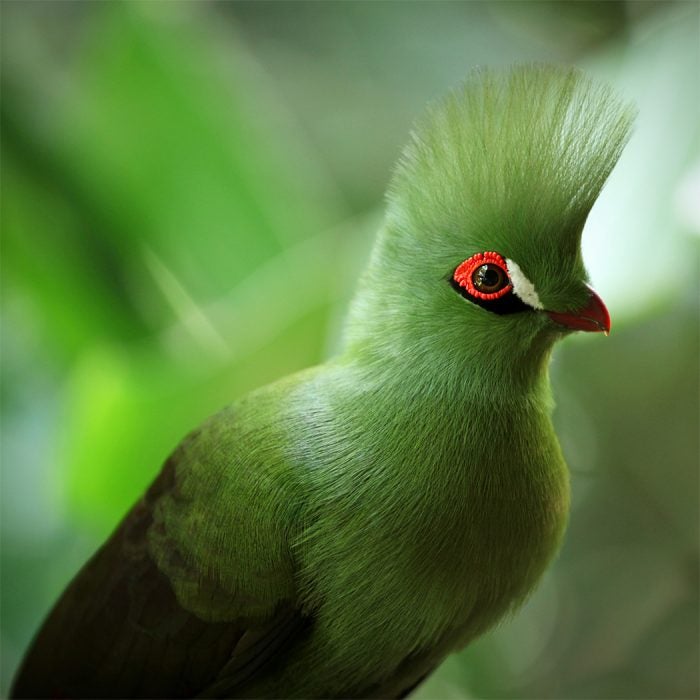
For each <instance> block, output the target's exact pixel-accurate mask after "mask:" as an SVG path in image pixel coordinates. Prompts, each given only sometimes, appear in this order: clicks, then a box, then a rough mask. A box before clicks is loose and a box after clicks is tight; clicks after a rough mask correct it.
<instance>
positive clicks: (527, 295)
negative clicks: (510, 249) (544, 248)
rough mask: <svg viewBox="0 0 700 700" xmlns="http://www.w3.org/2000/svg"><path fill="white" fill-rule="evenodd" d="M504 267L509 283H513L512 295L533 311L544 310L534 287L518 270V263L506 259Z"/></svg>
mask: <svg viewBox="0 0 700 700" xmlns="http://www.w3.org/2000/svg"><path fill="white" fill-rule="evenodd" d="M506 265H507V266H508V274H509V275H510V281H511V282H512V283H513V294H515V296H517V297H519V298H520V299H522V300H523V301H524V302H525V303H526V304H528V305H529V306H531V307H532V308H533V309H539V310H542V309H544V306H542V302H541V301H540V298H539V297H538V296H537V292H536V291H535V285H534V284H532V282H530V280H529V279H528V278H527V277H525V273H524V272H523V271H522V270H521V269H520V266H519V265H518V263H516V262H515V261H514V260H510V259H509V258H506Z"/></svg>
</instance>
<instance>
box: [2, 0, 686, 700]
mask: <svg viewBox="0 0 700 700" xmlns="http://www.w3.org/2000/svg"><path fill="white" fill-rule="evenodd" d="M699 7H700V6H699V5H698V3H697V2H690V3H683V2H566V3H564V2H562V3H555V2H515V3H510V2H491V3H482V2H468V3H459V2H445V3H443V2H430V3H422V2H411V3H394V2H387V3H382V2H373V3H370V2H357V3H345V2H334V3H307V2H296V3H278V2H264V3H255V2H236V3H223V2H219V3H210V2H182V3H178V2H129V3H119V2H61V1H58V2H12V1H8V0H4V2H2V5H1V12H2V272H3V274H2V305H1V313H2V324H3V333H2V353H3V362H2V434H1V436H0V437H1V439H2V549H1V553H2V599H1V602H2V626H1V641H2V650H1V651H2V667H1V668H2V693H3V694H6V693H7V688H8V686H9V683H10V680H11V677H12V674H13V672H14V669H15V668H16V665H17V663H18V662H19V659H20V657H21V654H22V652H23V650H24V648H25V647H26V645H27V643H28V641H29V639H30V636H31V635H32V633H33V631H34V630H35V629H36V627H37V625H38V624H39V622H40V620H41V619H42V617H43V616H44V615H45V614H46V612H47V609H48V607H49V606H50V604H51V603H52V602H53V601H54V600H55V598H56V596H57V595H58V594H59V592H60V591H61V590H62V588H63V587H64V586H65V584H66V583H67V581H68V580H69V578H70V577H71V576H72V575H73V574H74V573H75V571H76V570H77V569H78V568H79V566H80V565H81V563H82V562H83V561H84V560H85V559H86V558H87V557H88V556H89V554H90V553H91V552H92V551H93V550H94V549H95V547H96V546H97V545H98V544H99V543H100V541H101V540H102V539H103V538H104V537H105V536H106V535H107V534H108V533H109V531H110V530H111V529H112V528H113V527H114V526H115V524H116V523H117V521H118V520H119V518H120V516H121V515H122V514H123V513H124V511H125V510H126V509H127V508H128V506H129V505H130V504H131V503H132V502H133V501H134V500H135V499H136V498H137V497H138V496H139V494H140V493H141V491H142V490H143V488H144V486H145V485H146V484H148V483H149V481H150V480H151V479H152V477H153V476H154V475H155V474H156V472H157V470H158V469H159V466H160V464H161V462H162V461H163V459H164V458H165V457H166V456H167V454H168V453H169V452H170V450H171V449H172V448H173V446H174V445H175V444H176V443H177V441H178V440H179V439H180V438H181V437H182V436H183V435H184V434H185V433H186V432H187V431H188V430H189V429H190V428H192V427H193V426H195V425H196V424H197V423H199V422H200V421H201V420H202V419H203V418H204V417H206V416H207V415H209V414H210V413H212V412H214V411H216V410H217V409H219V408H220V407H221V406H223V405H224V404H226V403H228V402H229V401H231V400H232V399H234V398H236V397H238V396H241V395H242V394H243V393H244V392H246V391H247V390H249V389H251V388H253V387H255V386H259V385H261V384H263V383H265V382H268V381H270V380H273V379H275V378H277V377H279V376H282V375H284V374H286V373H289V372H291V371H293V370H296V369H299V368H302V367H305V366H308V365H311V364H314V363H316V362H318V361H320V360H322V359H323V358H324V357H327V356H328V355H329V354H331V353H332V352H333V348H334V346H335V343H336V341H337V337H338V332H339V328H340V326H341V324H342V319H343V314H344V311H345V309H346V305H347V301H348V299H349V297H350V294H351V292H352V289H353V285H354V283H355V280H356V277H357V275H358V273H359V271H360V270H361V268H362V265H363V262H364V260H365V259H366V258H367V255H368V251H369V246H370V245H371V240H372V234H373V231H374V230H375V229H376V226H377V224H378V222H379V221H380V219H381V215H382V207H383V202H382V196H383V191H384V188H385V186H386V184H387V181H388V178H389V175H390V172H391V167H392V164H393V162H394V160H395V158H396V157H397V155H398V152H399V149H400V147H401V145H402V143H403V142H404V141H405V140H406V137H407V133H408V131H409V129H410V125H411V122H412V120H413V119H414V118H415V117H416V116H418V115H419V114H420V113H421V112H422V110H423V108H424V106H425V103H426V102H427V101H428V100H430V99H433V98H435V97H437V96H439V95H441V94H442V93H443V92H444V91H445V90H446V89H448V87H450V86H452V85H453V84H454V83H455V82H457V81H459V80H460V79H461V78H462V77H463V76H464V75H465V74H466V72H467V71H468V70H469V69H470V68H472V67H473V66H475V65H478V64H488V65H503V64H509V63H512V62H514V61H523V60H528V61H529V60H546V61H557V62H565V63H574V64H577V65H580V66H581V67H583V68H585V69H586V70H588V71H589V72H590V73H592V74H593V75H594V76H596V77H599V78H601V79H603V80H606V81H608V82H610V83H612V84H613V85H614V86H615V87H616V88H617V89H618V90H619V91H620V92H621V93H622V94H623V95H625V96H626V97H628V98H629V99H631V100H633V101H634V102H636V104H637V106H638V108H639V110H640V114H639V119H638V122H637V127H636V131H635V134H634V136H633V139H632V141H631V143H630V145H629V147H628V149H627V150H626V152H625V154H624V155H623V158H622V160H621V162H620V164H619V167H618V168H617V169H616V171H615V172H614V174H613V176H612V178H611V180H610V182H609V184H608V186H607V187H606V189H605V191H604V193H603V195H602V197H601V199H600V201H599V202H598V204H597V205H596V207H595V209H594V211H593V212H592V214H591V217H590V219H589V224H588V228H587V232H586V234H585V248H584V252H585V257H586V260H587V263H588V266H589V270H590V272H591V277H592V280H593V283H594V285H595V286H596V287H597V288H598V290H599V292H600V293H601V295H602V296H603V298H605V300H606V302H607V303H608V306H609V308H610V311H611V314H612V316H613V334H612V335H611V337H610V338H608V339H605V338H602V337H599V336H596V337H592V338H589V337H572V338H570V339H569V340H567V341H565V342H564V343H563V344H562V345H561V347H560V348H559V349H558V352H557V353H556V356H555V360H554V364H553V368H552V378H553V382H554V385H555V393H556V397H557V401H558V406H557V410H556V416H555V417H556V422H557V424H558V431H559V434H560V436H561V438H562V443H563V446H564V450H565V453H566V455H567V458H568V461H569V464H570V466H571V470H572V477H573V491H574V502H573V510H572V516H571V525H570V529H569V533H568V537H567V540H566V544H565V546H564V549H563V551H562V553H561V556H560V557H559V559H558V561H557V562H556V564H555V565H554V567H553V568H552V570H551V571H550V572H549V573H548V575H547V576H546V578H545V580H544V582H543V584H542V585H541V587H540V588H539V590H538V591H537V593H536V594H535V595H534V596H533V598H532V599H531V601H530V602H529V603H528V604H527V605H526V606H525V608H524V609H523V610H522V611H521V612H520V613H519V614H518V615H517V616H516V617H515V618H514V619H513V620H510V621H507V622H506V623H504V624H503V625H502V626H501V627H500V628H499V629H497V630H495V631H493V632H492V633H490V634H489V635H487V636H486V637H485V638H483V639H482V640H480V641H479V642H478V643H475V644H474V645H473V646H472V647H471V648H469V649H467V650H466V651H464V652H462V653H460V654H457V655H454V656H453V657H451V658H450V659H449V660H448V661H447V662H446V663H445V665H444V666H443V667H442V668H441V669H440V671H439V672H438V673H437V674H436V675H435V676H434V677H433V678H431V680H430V681H429V682H428V683H427V684H425V685H424V686H423V687H422V688H421V689H420V691H419V692H418V694H417V695H418V697H419V698H423V699H426V698H472V697H483V698H697V697H698V695H699V694H700V689H699V687H698V636H699V632H698V612H699V611H698V588H699V584H698V420H699V416H698V332H699V329H698V242H699V239H698V234H700V140H699V134H698V124H700V108H699V105H700V96H699V94H698V91H699V88H698V85H699V75H700V70H699V65H700V56H699V51H698V43H699V41H698V26H699V21H700V17H699V11H698V8H699Z"/></svg>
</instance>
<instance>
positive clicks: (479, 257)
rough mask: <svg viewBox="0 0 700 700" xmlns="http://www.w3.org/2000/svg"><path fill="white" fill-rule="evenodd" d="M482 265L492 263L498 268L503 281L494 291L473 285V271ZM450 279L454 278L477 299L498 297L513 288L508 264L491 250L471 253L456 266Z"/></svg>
mask: <svg viewBox="0 0 700 700" xmlns="http://www.w3.org/2000/svg"><path fill="white" fill-rule="evenodd" d="M484 265H493V266H495V267H496V268H498V269H499V270H500V272H501V273H502V275H503V281H504V283H505V284H504V285H503V286H502V287H501V288H500V289H497V290H496V291H494V292H482V291H480V290H479V289H477V288H476V287H475V286H474V273H475V272H476V271H477V270H478V269H479V268H480V267H482V266H484ZM452 279H454V281H455V282H456V283H457V284H458V285H459V286H460V287H462V288H463V289H466V290H467V292H469V294H471V295H472V296H474V297H477V298H478V299H485V300H491V299H500V298H501V297H502V296H505V295H506V294H508V292H510V290H511V289H512V288H513V285H512V284H511V281H510V277H509V276H508V265H506V261H505V258H504V257H503V256H502V255H499V254H498V253H494V252H493V251H487V252H485V253H476V255H472V256H471V258H469V259H467V260H465V261H464V262H463V263H461V264H460V265H459V267H457V269H456V270H455V271H454V275H453V276H452Z"/></svg>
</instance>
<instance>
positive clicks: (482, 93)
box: [389, 65, 634, 250]
mask: <svg viewBox="0 0 700 700" xmlns="http://www.w3.org/2000/svg"><path fill="white" fill-rule="evenodd" d="M633 117H634V110H633V109H632V108H630V107H629V106H628V105H627V104H625V103H624V102H622V101H621V100H620V99H618V98H617V97H616V96H615V95H614V93H613V91H612V90H611V89H610V88H609V87H607V86H605V85H599V84H595V83H593V82H591V81H590V80H589V79H588V78H587V77H586V76H585V75H584V74H583V73H582V72H581V71H579V70H578V69H576V68H563V67H556V66H545V65H528V66H518V67H516V68H513V69H510V70H508V71H496V70H484V69H478V70H475V71H473V72H472V73H471V74H470V75H469V76H468V77H467V79H466V80H465V81H464V83H463V84H462V85H461V86H460V87H458V88H457V89H455V90H454V91H452V92H451V93H450V94H449V95H448V96H447V97H446V98H445V99H443V100H441V101H440V102H438V103H437V104H436V105H434V106H433V107H432V108H431V109H429V111H428V114H427V116H426V117H425V118H424V119H423V120H422V121H421V122H419V124H418V125H417V127H416V129H415V130H414V132H413V133H412V138H411V141H410V142H409V144H408V146H407V147H406V149H405V150H404V153H403V156H402V158H401V160H400V161H399V164H398V166H397V169H396V172H395V175H394V178H393V181H392V185H391V188H390V194H389V201H390V205H391V206H390V211H392V212H394V213H395V214H397V215H398V214H399V212H400V213H401V214H400V215H401V216H406V215H407V216H408V217H409V218H410V219H411V223H412V224H413V225H412V226H411V228H412V229H413V230H414V231H416V232H420V231H421V230H426V231H430V230H431V229H432V232H433V233H434V231H435V226H436V225H437V226H441V227H443V228H450V229H454V228H455V227H459V228H462V229H463V230H468V231H469V232H470V235H475V236H477V237H478V236H479V232H480V231H482V230H483V233H484V236H485V239H484V244H486V243H487V242H489V241H490V243H491V245H493V243H494V236H496V238H498V236H499V231H497V230H494V228H495V227H494V222H499V225H500V226H501V227H502V228H503V230H504V231H507V235H508V237H509V239H510V240H512V239H513V237H514V236H515V237H517V236H519V235H521V236H527V237H529V238H530V239H533V238H534V239H537V237H538V236H546V237H547V238H549V239H550V241H551V237H552V236H553V235H554V236H557V237H560V238H561V239H562V240H561V243H562V244H563V245H565V246H566V247H567V248H568V249H570V250H575V249H576V248H577V247H578V245H579V242H580V234H581V229H582V227H583V223H584V222H585V219H586V217H587V215H588V212H589V211H590V209H591V207H592V206H593V203H594V202H595V199H596V197H597V196H598V194H599V192H600V190H601V188H602V187H603V184H604V183H605V180H606V179H607V177H608V175H609V174H610V171H611V170H612V168H613V166H614V165H615V163H616V161H617V159H618V158H619V156H620V152H621V151H622V148H623V147H624V145H625V143H626V141H627V139H628V136H629V132H630V126H631V123H632V120H633ZM416 224H417V225H416Z"/></svg>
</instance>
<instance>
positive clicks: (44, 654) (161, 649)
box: [15, 67, 631, 697]
mask: <svg viewBox="0 0 700 700" xmlns="http://www.w3.org/2000/svg"><path fill="white" fill-rule="evenodd" d="M630 122H631V114H630V110H629V109H628V108H627V107H626V106H624V105H622V104H621V103H619V102H618V101H617V100H616V99H615V98H614V97H613V96H612V95H611V94H610V92H609V91H608V90H607V89H605V88H600V87H595V86H593V85H591V84H590V83H589V82H588V81H587V80H586V79H585V78H584V77H583V76H582V75H581V74H580V73H579V72H578V71H576V70H572V69H558V68H552V67H522V68H516V69H514V70H512V71H510V72H507V73H500V72H499V73H495V72H494V73H492V72H489V71H478V72H475V73H473V74H472V75H471V76H470V77H469V78H468V79H467V81H466V82H465V83H464V85H463V86H462V87H460V88H459V89H457V90H456V91H454V92H453V93H451V94H450V95H449V96H448V97H447V99H446V100H444V101H443V102H441V103H439V104H437V105H436V106H434V107H433V108H432V109H431V110H430V112H429V114H428V116H427V118H426V119H425V120H424V121H423V122H422V123H421V124H419V126H418V128H417V130H416V132H415V133H414V134H413V136H412V139H411V142H410V144H409V146H408V147H407V149H406V150H405V152H404V154H403V156H402V158H401V161H400V163H399V166H398V168H397V170H396V173H395V175H394V178H393V181H392V184H391V187H390V195H389V205H388V214H387V217H386V221H385V224H384V227H383V228H382V230H381V231H380V233H379V236H378V239H377V242H376V245H375V248H374V251H373V253H372V258H371V260H370V263H369V266H368V269H367V271H366V273H365V275H364V277H363V279H362V282H361V284H360V287H359V291H358V293H357V296H356V298H355V300H354V302H353V305H352V309H351V313H350V319H349V322H348V326H347V329H346V336H345V341H344V346H343V348H342V350H341V352H340V354H339V355H338V356H337V357H336V358H335V359H333V360H331V361H330V362H328V363H326V364H324V365H321V366H319V367H316V368H313V369H310V370H307V371H305V372H301V373H299V374H297V375H294V376H292V377H289V378H286V379H283V380H281V381H279V382H277V383H275V384H272V385H270V386H268V387H265V388H263V389H260V390H258V391H256V392H254V393H252V394H250V395H249V396H247V397H245V398H244V399H241V400H240V401H238V402H236V403H235V404H233V405H232V406H231V407H229V408H227V409H225V410H224V411H222V412H221V413H219V414H218V415H216V416H214V417H213V418H211V419H209V420H208V421H207V422H206V423H205V424H204V425H203V426H202V427H200V428H199V429H198V430H197V431H195V432H193V433H192V434H191V435H190V436H189V437H188V438H186V439H185V441H183V443H182V444H181V445H180V446H179V447H178V449H177V450H176V452H175V453H174V454H173V456H172V457H171V458H170V460H169V461H168V463H167V464H166V467H165V468H164V471H163V473H162V474H161V476H160V477H159V480H158V481H157V482H156V484H155V485H154V486H153V487H152V488H151V490H150V492H149V494H148V495H147V496H146V497H145V498H144V500H143V501H141V502H140V503H139V504H137V506H135V509H134V511H132V513H131V514H130V515H129V516H127V518H126V520H125V521H124V523H123V524H122V525H121V526H120V528H119V530H118V531H117V533H115V535H114V537H113V538H112V539H111V540H110V541H109V542H108V543H107V544H106V545H105V547H104V548H103V549H102V550H101V551H100V552H98V554H96V555H95V558H94V559H93V560H92V562H91V563H90V564H88V566H87V567H86V569H84V570H83V572H82V573H81V574H79V576H78V578H77V579H76V581H75V582H74V583H73V584H72V586H71V588H69V590H68V591H67V592H66V594H65V595H64V597H63V599H62V600H61V601H59V603H58V605H57V607H56V609H55V610H54V612H53V613H52V615H51V617H50V618H49V620H48V622H47V623H46V625H45V626H44V628H43V630H42V631H41V632H40V634H39V636H38V637H37V640H36V641H35V644H34V647H33V648H32V650H30V653H29V655H28V657H27V660H26V661H25V666H24V670H23V672H22V673H21V674H20V677H19V680H18V682H17V685H16V687H15V693H16V694H17V695H18V696H27V695H32V694H33V695H35V696H47V695H51V694H52V693H55V691H56V689H58V695H59V696H62V695H69V696H89V695H95V694H101V695H103V696H104V695H112V696H115V695H116V696H126V695H129V696H145V695H150V696H188V695H197V694H203V695H205V696H223V697H227V696H228V697H233V696H235V697H254V696H270V697H351V696H363V697H367V696H377V697H397V696H401V695H403V694H405V693H406V692H408V691H410V689H412V688H413V687H414V686H415V685H416V684H417V683H418V682H420V680H421V679H422V678H424V677H425V676H426V675H427V674H428V673H430V672H431V671H432V670H433V669H434V668H435V667H436V666H437V665H438V664H439V663H440V662H441V661H442V659H443V658H444V657H445V656H446V655H447V654H449V653H450V652H451V651H453V650H455V649H458V648H460V647H462V646H464V645H465V644H467V643H468V642H469V641H470V640H472V639H473V638H474V637H476V636H478V635H479V634H481V633H483V632H484V631H485V630H487V629H488V628H489V627H490V626H492V625H493V624H494V623H495V622H496V621H497V620H499V619H500V618H501V617H502V616H503V615H505V614H506V613H508V612H509V611H512V610H514V609H515V608H516V607H517V606H518V605H519V604H520V603H521V602H522V601H523V600H524V599H525V597H526V596H527V595H528V593H529V592H530V591H531V590H532V588H533V587H534V585H535V584H536V582H537V580H538V579H539V577H540V576H541V574H542V572H543V571H544V569H545V567H546V565H547V563H548V562H549V561H550V560H551V558H552V556H553V555H554V554H555V553H556V551H557V548H558V546H559V544H560V541H561V537H562V533H563V530H564V527H565V523H566V518H567V512H568V503H569V487H568V475H567V469H566V466H565V463H564V460H563V458H562V455H561V452H560V449H559V445H558V442H557V439H556V436H555V434H554V431H553V429H552V424H551V420H550V413H551V408H552V401H551V397H550V389H549V382H548V377H547V366H548V362H549V357H550V354H551V350H552V346H553V344H554V342H555V341H556V340H557V339H558V338H560V337H561V336H562V334H563V333H565V332H566V330H567V329H565V328H563V327H562V326H561V325H558V324H557V323H555V322H554V321H553V320H552V318H550V317H549V316H548V315H547V314H546V313H544V312H543V311H540V310H537V309H535V308H528V309H526V310H523V311H521V312H519V313H504V314H501V313H490V312H489V309H488V308H482V306H479V305H477V304H476V303H470V302H469V301H468V300H466V299H465V298H463V296H462V295H460V294H458V293H456V292H455V289H454V288H453V286H452V285H451V284H450V280H451V277H452V274H453V271H454V270H455V268H456V267H457V266H458V265H459V264H460V263H461V262H462V261H463V260H465V259H467V258H469V257H470V256H472V255H474V254H475V253H479V252H483V251H498V252H499V253H500V254H501V255H502V256H504V258H508V259H509V260H511V259H512V260H513V261H516V262H517V264H518V265H519V267H520V268H521V270H522V271H523V272H524V273H525V274H526V275H527V279H528V280H530V281H531V282H532V284H533V285H534V287H535V288H536V290H537V294H538V295H539V300H540V301H541V303H542V306H543V307H544V309H548V310H552V311H559V312H576V310H577V309H579V308H580V307H582V306H583V305H584V304H585V302H586V298H587V294H588V292H587V291H586V290H587V288H586V286H585V279H586V273H585V270H584V268H583V263H582V260H581V254H580V247H579V243H580V235H581V231H582V228H583V225H584V222H585V219H586V216H587V214H588V212H589V210H590V208H591V206H592V205H593V202H594V201H595V199H596V197H597V195H598V193H599V191H600V189H601V187H602V186H603V183H604V182H605V180H606V178H607V176H608V174H609V173H610V170H611V169H612V167H613V165H614V164H615V162H616V160H617V158H618V156H619V153H620V150H621V149H622V147H623V145H624V142H625V140H626V138H627V134H628V131H629V127H630ZM261 293H264V290H261ZM110 576H111V577H113V579H114V580H115V581H118V582H123V583H110V584H105V583H104V581H106V580H108V579H109V577H110ZM109 580H111V579H109ZM106 590H108V591H112V592H110V593H109V595H108V594H107V593H105V591H106ZM153 591H156V592H157V593H153ZM173 593H174V597H173ZM106 608H111V609H112V610H114V609H115V608H118V610H119V614H118V615H115V614H114V612H112V614H111V616H110V615H107V613H105V609H106ZM173 611H176V613H175V612H173ZM178 616H179V617H178ZM175 617H177V619H178V620H180V622H179V623H178V624H177V625H175V624H174V622H173V620H174V618H175ZM194 627H196V628H197V630H199V628H200V627H201V628H202V629H205V630H206V633H205V632H202V633H201V635H200V636H197V635H194V636H195V639H194V640H193V638H192V637H193V635H192V634H190V633H189V632H191V630H192V629H193V628H194ZM86 630H89V635H87V633H86ZM188 631H189V632H188ZM198 634H199V632H198ZM86 635H87V636H89V637H90V638H89V639H86ZM207 635H208V636H207ZM202 639H207V640H208V642H207V643H208V644H209V646H207V647H206V650H205V648H204V647H203V646H202V644H203V642H202V641H201V640H202ZM197 640H200V641H197ZM142 648H149V649H151V651H149V652H148V654H146V652H142V651H141V652H140V651H134V650H139V649H142ZM71 649H72V650H73V651H70V650H71ZM154 649H155V650H156V651H153V650H154ZM117 653H118V654H122V655H127V658H126V659H122V660H121V662H119V661H120V660H119V659H117V660H116V661H115V659H113V658H112V656H114V655H115V654H117ZM86 655H87V658H89V659H91V660H92V661H91V662H90V664H86ZM149 655H150V656H149ZM105 656H106V657H108V659H107V660H105V659H104V658H103V657H105ZM175 659H177V660H178V661H177V662H175V661H174V660H175ZM117 662H119V663H117ZM86 669H92V670H86Z"/></svg>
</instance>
